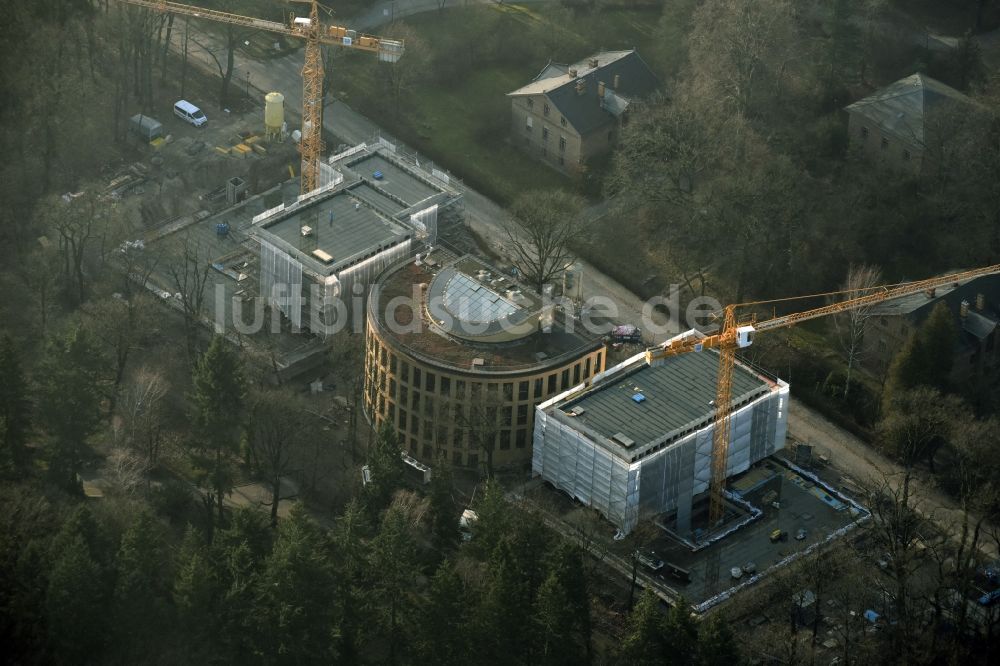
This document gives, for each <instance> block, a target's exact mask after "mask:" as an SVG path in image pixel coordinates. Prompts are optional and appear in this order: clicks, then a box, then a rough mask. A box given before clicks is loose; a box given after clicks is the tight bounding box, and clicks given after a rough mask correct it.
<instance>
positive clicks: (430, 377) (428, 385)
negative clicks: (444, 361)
mask: <svg viewBox="0 0 1000 666" xmlns="http://www.w3.org/2000/svg"><path fill="white" fill-rule="evenodd" d="M424 388H425V389H427V391H428V392H430V393H433V392H434V373H433V372H428V373H427V374H425V375H424Z"/></svg>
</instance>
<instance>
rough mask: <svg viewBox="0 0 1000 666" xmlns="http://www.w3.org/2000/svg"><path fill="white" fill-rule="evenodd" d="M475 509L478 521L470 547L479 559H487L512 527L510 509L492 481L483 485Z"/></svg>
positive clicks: (496, 484)
mask: <svg viewBox="0 0 1000 666" xmlns="http://www.w3.org/2000/svg"><path fill="white" fill-rule="evenodd" d="M475 507H476V514H477V515H478V516H479V519H478V520H477V521H476V526H475V538H474V539H473V540H472V542H471V543H470V546H471V547H472V550H474V551H475V552H477V553H479V555H480V556H481V557H489V556H490V554H492V553H493V550H494V549H495V548H496V546H497V544H498V543H499V542H500V539H502V538H503V537H504V536H505V535H506V534H508V532H509V531H510V529H511V527H512V524H513V519H512V517H511V507H510V505H509V504H508V503H507V500H506V499H505V498H504V496H503V488H501V487H500V484H499V483H497V482H496V481H494V480H492V479H490V480H487V481H486V483H484V484H483V486H482V493H481V494H480V496H479V500H478V501H477V502H476V505H475Z"/></svg>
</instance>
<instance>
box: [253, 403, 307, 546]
mask: <svg viewBox="0 0 1000 666" xmlns="http://www.w3.org/2000/svg"><path fill="white" fill-rule="evenodd" d="M306 434H307V421H306V420H305V419H303V405H302V404H301V401H300V400H299V398H298V397H297V396H296V395H295V394H293V393H292V392H291V391H289V390H288V389H284V388H281V389H277V390H270V391H268V390H259V391H257V392H256V393H254V394H253V395H252V396H251V397H250V400H249V419H248V423H247V442H248V443H249V445H250V455H251V461H252V463H253V466H254V468H255V469H256V470H257V472H258V473H259V474H260V475H261V476H262V477H263V478H264V481H265V482H266V483H267V485H268V488H269V489H270V491H271V504H270V506H271V526H272V527H277V526H278V506H279V504H280V502H281V479H282V477H284V476H286V475H287V474H288V473H289V472H290V471H291V469H292V464H293V461H294V459H295V457H296V455H298V452H299V450H300V449H301V448H302V446H303V445H304V444H305V442H306V439H307V437H306Z"/></svg>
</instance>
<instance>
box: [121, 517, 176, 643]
mask: <svg viewBox="0 0 1000 666" xmlns="http://www.w3.org/2000/svg"><path fill="white" fill-rule="evenodd" d="M162 550H163V546H162V543H161V536H160V534H159V533H158V531H157V526H156V524H155V523H154V522H153V519H152V518H151V517H150V515H149V514H148V513H145V512H143V513H141V514H139V516H138V518H137V519H136V520H135V522H134V523H133V524H132V525H130V526H129V528H128V529H127V530H126V531H125V534H124V535H122V542H121V546H120V547H119V549H118V558H117V565H118V566H117V569H118V576H117V580H116V582H115V589H114V612H113V617H114V628H115V631H116V633H117V639H116V641H115V643H116V647H117V649H118V650H119V651H120V653H121V655H122V657H123V658H124V659H125V660H126V661H132V662H136V661H140V660H141V658H142V657H143V656H144V655H145V654H148V653H149V649H150V646H151V645H154V644H155V642H156V639H157V638H158V637H159V636H162V633H163V626H164V623H165V620H166V609H167V606H166V580H165V578H164V576H163V570H164V567H163V557H164V555H163V552H162Z"/></svg>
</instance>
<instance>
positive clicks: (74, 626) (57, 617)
mask: <svg viewBox="0 0 1000 666" xmlns="http://www.w3.org/2000/svg"><path fill="white" fill-rule="evenodd" d="M106 599H107V588H106V587H105V585H104V578H103V576H102V575H101V569H100V567H99V566H98V564H97V562H95V561H94V559H93V558H92V557H91V555H90V552H89V549H88V548H87V543H86V542H85V541H84V539H83V537H81V536H76V537H75V538H73V539H71V540H70V541H69V542H68V543H66V544H65V547H64V548H63V549H62V550H61V551H59V552H57V553H56V558H55V561H54V562H53V563H52V571H51V572H50V574H49V584H48V591H47V593H46V599H45V607H46V620H47V624H48V632H49V641H50V645H51V646H52V648H53V651H54V652H55V654H56V655H57V657H59V660H60V661H62V662H64V663H70V664H81V663H92V662H97V661H100V656H101V654H102V651H103V649H104V646H105V638H106V636H107V619H106V618H107V615H106V614H105V613H104V605H105V600H106Z"/></svg>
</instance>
